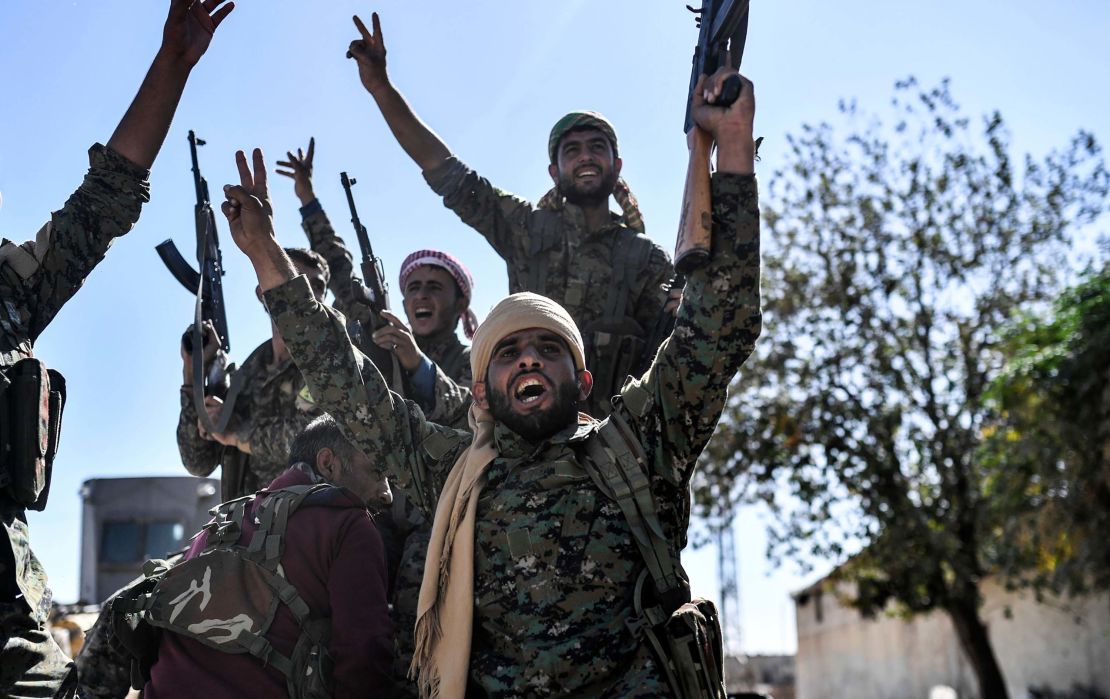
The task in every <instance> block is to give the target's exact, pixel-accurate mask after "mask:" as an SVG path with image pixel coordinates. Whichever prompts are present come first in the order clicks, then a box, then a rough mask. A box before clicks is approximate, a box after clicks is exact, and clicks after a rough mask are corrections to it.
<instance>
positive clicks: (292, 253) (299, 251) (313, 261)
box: [283, 248, 331, 284]
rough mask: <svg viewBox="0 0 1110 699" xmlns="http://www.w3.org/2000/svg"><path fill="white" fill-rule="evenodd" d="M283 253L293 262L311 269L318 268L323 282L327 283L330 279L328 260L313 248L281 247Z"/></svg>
mask: <svg viewBox="0 0 1110 699" xmlns="http://www.w3.org/2000/svg"><path fill="white" fill-rule="evenodd" d="M283 249H284V250H285V254H286V255H288V256H289V259H290V260H292V261H293V263H294V264H301V265H304V266H305V267H309V268H311V269H316V270H319V271H320V273H321V274H323V275H324V283H325V284H327V283H328V280H330V279H331V269H330V268H329V267H328V261H327V260H325V259H324V256H323V255H321V254H320V253H318V252H316V251H315V250H309V249H308V248H283Z"/></svg>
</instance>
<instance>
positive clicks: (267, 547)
mask: <svg viewBox="0 0 1110 699" xmlns="http://www.w3.org/2000/svg"><path fill="white" fill-rule="evenodd" d="M333 487H334V486H331V485H328V484H326V483H317V484H315V485H291V486H288V487H285V488H279V489H277V490H275V491H273V492H271V493H269V494H267V495H266V497H265V498H263V499H262V502H261V503H259V505H258V509H257V510H255V518H256V519H257V520H258V530H257V531H255V533H254V534H253V535H251V540H250V543H249V544H247V550H246V556H247V557H248V558H250V559H253V560H255V561H257V562H258V563H259V564H261V565H262V566H264V567H266V568H268V569H269V570H272V571H276V570H277V567H278V565H280V564H281V554H282V553H283V552H284V551H285V529H286V527H287V526H288V525H289V518H290V517H292V516H293V513H294V512H296V511H297V509H298V508H299V507H300V506H301V505H302V503H304V502H305V500H306V499H307V498H308V497H309V496H311V495H313V494H316V493H320V492H322V491H326V490H327V489H329V488H333ZM283 601H284V598H283Z"/></svg>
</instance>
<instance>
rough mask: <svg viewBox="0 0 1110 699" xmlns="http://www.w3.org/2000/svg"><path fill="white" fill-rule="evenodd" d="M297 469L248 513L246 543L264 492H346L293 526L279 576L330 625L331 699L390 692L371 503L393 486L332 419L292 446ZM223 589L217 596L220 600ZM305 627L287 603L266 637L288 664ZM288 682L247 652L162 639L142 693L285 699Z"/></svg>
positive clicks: (380, 502)
mask: <svg viewBox="0 0 1110 699" xmlns="http://www.w3.org/2000/svg"><path fill="white" fill-rule="evenodd" d="M289 461H290V463H291V464H293V465H292V466H290V467H289V468H288V469H286V470H285V471H284V472H283V473H282V474H281V475H279V476H278V477H277V478H275V479H274V480H273V482H272V483H270V485H269V486H268V487H267V488H266V489H265V490H263V491H260V493H259V494H257V495H255V497H254V499H253V500H252V501H251V504H250V506H249V508H248V510H247V511H248V513H249V515H248V516H247V517H245V519H244V523H243V531H242V534H241V535H240V538H239V543H240V545H244V544H245V543H246V542H248V541H250V537H251V535H252V534H253V533H254V532H255V530H257V529H258V523H257V522H256V520H255V517H254V513H255V512H256V511H257V509H258V506H259V503H260V501H261V499H262V497H264V496H265V495H266V494H267V493H268V492H271V491H274V490H277V489H280V488H286V487H289V486H294V485H311V484H313V483H330V484H332V485H336V486H341V487H342V488H345V489H346V490H345V491H339V492H338V493H337V497H330V498H328V499H327V500H326V501H325V503H323V504H317V505H313V506H308V505H305V506H303V507H301V508H300V509H297V510H296V511H295V512H294V513H293V515H292V516H291V517H290V519H289V523H288V526H287V527H286V530H285V550H284V553H283V554H282V556H281V570H282V571H284V574H285V577H286V578H287V579H288V581H289V582H290V583H291V584H292V585H293V586H294V587H295V588H296V589H297V592H298V593H299V594H300V596H301V598H303V599H304V601H305V602H306V603H307V605H308V608H309V610H310V612H311V615H312V616H313V617H315V618H327V619H329V620H330V625H331V630H330V641H329V643H328V646H329V650H330V652H331V658H332V660H333V661H334V673H333V676H332V682H333V685H334V688H335V691H334V696H335V697H356V696H357V697H368V696H380V695H382V694H384V693H386V692H388V687H389V684H388V683H389V681H390V680H389V676H390V666H391V663H392V658H393V628H392V625H391V623H390V620H389V609H388V605H387V602H386V592H387V590H386V587H387V571H386V564H385V554H384V549H383V546H382V540H381V536H380V535H379V534H378V532H377V530H376V529H375V527H374V524H373V522H372V521H371V519H370V516H369V514H368V513H367V511H366V507H365V506H387V505H389V503H390V502H391V501H392V495H391V493H390V490H389V483H388V481H386V479H385V477H384V476H383V475H382V473H381V471H379V470H378V469H377V468H376V467H375V466H374V464H373V463H372V462H371V461H370V459H368V458H367V457H366V456H365V455H364V454H362V452H360V451H358V450H357V449H355V448H354V447H353V446H351V444H350V443H349V442H347V441H346V439H344V438H343V436H342V434H341V433H340V431H339V428H338V426H337V425H336V423H335V421H334V420H333V419H332V418H331V417H329V416H327V415H323V416H321V417H319V418H317V419H316V420H314V421H313V422H312V423H310V424H309V425H308V427H306V428H305V431H304V432H303V433H302V434H301V435H300V436H299V437H297V439H296V440H295V441H294V442H293V445H292V447H291V449H290V459H289ZM207 539H208V532H207V531H205V532H203V533H202V534H201V535H200V536H198V537H197V538H196V540H195V541H194V542H193V545H192V546H191V547H190V548H189V551H188V552H187V553H186V554H185V556H186V558H187V559H188V558H194V557H196V556H197V555H199V554H200V552H201V551H203V550H204V548H205V546H206V544H207ZM219 595H220V590H219V589H218V588H215V589H213V590H212V597H213V598H215V597H218V596H219ZM300 634H301V630H300V626H299V625H298V624H297V622H296V621H295V619H294V617H293V615H292V614H291V613H290V611H289V609H288V608H287V607H286V606H285V605H279V606H278V611H277V616H276V617H275V619H274V622H273V624H272V625H271V626H270V628H269V631H268V632H267V633H266V634H265V638H266V640H268V641H269V642H270V644H271V645H272V646H273V648H274V650H275V651H277V652H278V653H280V654H282V655H283V656H285V657H290V655H291V654H292V652H293V648H294V646H295V645H296V643H297V639H298V638H299V636H300ZM287 695H288V690H287V685H286V678H285V676H284V675H282V673H281V672H279V671H278V670H277V669H275V668H274V667H272V666H265V665H263V663H262V662H261V661H260V660H259V659H257V658H255V657H252V656H251V655H249V654H246V653H238V654H232V653H224V652H221V651H219V650H216V649H214V648H211V647H209V646H207V645H204V644H202V643H200V642H199V641H196V640H193V639H191V638H187V637H185V636H182V635H179V634H176V633H171V632H165V633H163V634H162V638H161V642H160V643H159V648H158V659H157V661H156V662H155V663H154V664H153V666H152V667H151V671H150V681H149V682H147V684H146V687H145V689H144V694H143V696H145V697H147V699H165V698H166V697H204V698H205V699H217V698H219V697H229V698H234V699H243V697H263V696H265V697H271V696H272V697H279V696H287Z"/></svg>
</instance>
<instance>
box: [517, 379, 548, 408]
mask: <svg viewBox="0 0 1110 699" xmlns="http://www.w3.org/2000/svg"><path fill="white" fill-rule="evenodd" d="M545 393H547V386H546V385H545V384H544V382H543V381H542V380H541V379H539V378H537V377H535V376H526V377H524V378H522V379H520V381H518V382H517V384H516V390H514V391H513V397H514V398H516V399H517V400H518V401H520V402H521V403H523V404H525V405H529V404H531V403H535V402H536V401H538V400H539V399H540V398H541V397H542V396H543V395H544V394H545Z"/></svg>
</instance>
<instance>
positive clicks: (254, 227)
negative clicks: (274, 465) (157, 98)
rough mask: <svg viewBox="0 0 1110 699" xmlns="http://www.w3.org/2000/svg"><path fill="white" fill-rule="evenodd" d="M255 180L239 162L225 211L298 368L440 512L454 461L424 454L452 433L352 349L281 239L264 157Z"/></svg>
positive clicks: (347, 424)
mask: <svg viewBox="0 0 1110 699" xmlns="http://www.w3.org/2000/svg"><path fill="white" fill-rule="evenodd" d="M253 157H254V173H253V174H252V173H251V168H250V167H248V166H247V162H246V156H245V155H244V154H243V153H242V152H241V151H240V152H239V153H237V154H236V162H237V164H238V166H239V175H240V179H241V184H240V185H238V186H230V185H229V186H227V187H225V188H224V192H225V194H226V195H227V198H228V200H227V201H226V202H224V204H223V211H224V214H225V215H226V216H227V218H228V222H229V224H230V228H231V235H232V238H233V239H234V240H235V244H236V245H237V246H238V247H239V249H240V250H242V251H243V253H244V254H246V255H247V257H248V258H249V259H250V262H251V264H252V265H253V266H254V269H255V273H256V275H257V276H258V283H259V286H260V287H261V288H262V290H263V291H264V292H265V297H264V298H265V302H266V307H267V309H268V310H269V312H270V317H271V318H272V319H273V321H274V323H275V324H276V325H277V328H278V332H280V333H281V336H282V339H283V340H284V341H285V345H286V347H288V349H289V352H290V353H291V354H292V356H293V360H294V361H295V362H296V363H297V368H298V369H300V371H301V375H302V376H303V377H304V380H305V383H306V384H307V385H308V389H309V392H310V393H311V394H312V396H313V399H314V400H315V401H316V404H317V406H318V407H319V408H320V409H321V410H323V411H325V412H327V413H330V414H331V415H332V416H333V417H334V418H335V419H336V421H338V422H339V424H340V426H341V427H342V428H343V430H344V433H345V434H346V435H347V437H348V438H349V439H350V440H351V442H352V443H353V444H354V445H355V446H357V447H358V448H359V449H360V450H361V451H362V452H363V453H364V454H366V455H367V456H369V457H371V458H372V459H375V460H377V461H379V462H381V463H383V464H384V465H385V467H386V468H387V469H388V471H389V475H390V479H391V480H392V481H394V482H396V483H397V485H398V486H399V487H401V488H403V489H405V490H406V491H408V492H409V493H410V494H411V495H412V496H413V498H414V500H417V501H419V502H420V503H421V505H422V507H424V508H425V509H430V508H433V507H434V505H435V501H436V497H437V495H438V490H439V487H440V484H441V482H442V477H443V475H445V474H443V473H440V472H439V471H435V470H434V469H435V468H436V467H437V466H439V465H440V464H441V463H446V464H447V466H448V467H449V466H450V465H451V463H453V460H449V456H450V455H446V456H444V455H442V454H441V455H440V456H444V458H443V459H442V460H439V459H436V458H429V457H426V456H425V451H422V450H421V446H422V445H424V442H425V440H426V439H427V438H428V437H430V436H432V435H433V434H438V433H446V432H450V431H449V430H446V429H445V428H440V427H438V426H437V425H433V424H431V423H429V422H427V421H426V420H425V419H424V416H423V414H422V413H421V411H420V409H419V408H418V407H417V406H416V405H415V404H414V403H411V402H408V401H405V400H404V399H402V398H401V397H400V396H398V395H396V394H394V393H391V392H390V391H389V390H388V389H387V388H386V385H385V380H384V379H382V377H381V374H379V373H378V371H377V369H375V368H374V367H373V364H371V363H370V362H369V361H368V360H366V359H365V357H364V355H362V354H361V353H360V352H358V351H357V350H356V349H355V348H354V346H353V345H352V344H351V341H350V338H349V337H348V335H347V331H346V325H345V322H344V319H343V316H342V315H341V314H339V313H337V312H336V311H335V310H334V309H332V308H328V307H327V306H325V305H324V304H322V303H320V302H318V301H317V300H316V298H315V297H314V296H313V295H312V292H311V289H310V288H309V286H308V282H307V281H306V280H305V278H304V277H298V276H297V273H296V270H295V268H294V267H293V264H292V262H290V260H289V258H288V257H287V256H286V255H285V251H284V250H282V248H281V246H280V245H279V244H278V242H277V240H276V239H275V238H274V233H273V222H272V218H271V217H272V212H271V209H270V207H269V200H268V196H267V194H266V177H265V169H264V163H263V158H262V152H261V151H260V150H257V149H256V150H255V151H254V156H253Z"/></svg>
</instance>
